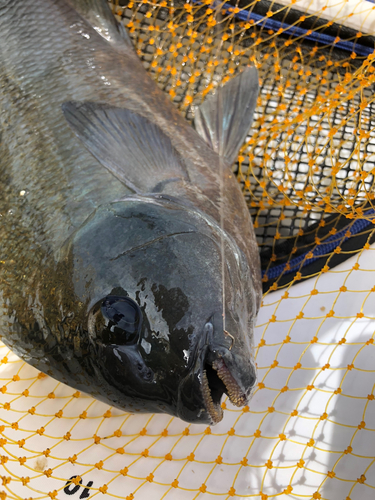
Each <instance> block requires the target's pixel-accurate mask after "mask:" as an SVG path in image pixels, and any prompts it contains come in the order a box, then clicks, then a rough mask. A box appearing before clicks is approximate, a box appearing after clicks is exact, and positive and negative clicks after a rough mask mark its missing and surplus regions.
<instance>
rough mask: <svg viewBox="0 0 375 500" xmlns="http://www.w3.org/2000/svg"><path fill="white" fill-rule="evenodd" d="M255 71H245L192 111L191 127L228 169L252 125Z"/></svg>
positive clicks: (251, 69)
mask: <svg viewBox="0 0 375 500" xmlns="http://www.w3.org/2000/svg"><path fill="white" fill-rule="evenodd" d="M258 93H259V80H258V71H257V69H256V68H255V67H248V68H246V69H245V70H244V71H242V73H240V74H239V75H238V76H236V77H235V78H232V80H230V81H229V82H228V83H227V84H226V85H224V86H223V87H220V88H219V89H217V91H216V93H215V94H213V95H210V96H208V97H207V99H206V100H205V101H204V102H203V103H202V104H201V105H200V106H199V108H197V109H196V111H195V118H194V125H195V129H196V131H197V132H198V134H199V135H200V136H201V137H202V138H203V139H204V140H205V141H206V142H207V144H208V145H209V146H210V147H211V148H212V149H213V150H214V151H216V153H218V154H219V155H220V156H223V157H225V158H226V159H227V161H228V162H229V163H230V165H232V164H233V163H234V162H235V161H236V159H237V157H238V153H239V151H240V148H241V146H242V145H243V143H244V141H245V139H246V136H247V134H248V132H249V130H250V127H251V124H252V122H253V115H254V111H255V108H256V104H257V98H258Z"/></svg>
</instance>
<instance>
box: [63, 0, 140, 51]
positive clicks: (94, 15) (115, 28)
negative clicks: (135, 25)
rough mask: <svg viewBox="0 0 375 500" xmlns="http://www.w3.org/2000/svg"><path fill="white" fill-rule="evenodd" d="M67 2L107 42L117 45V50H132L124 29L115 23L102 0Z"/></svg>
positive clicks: (108, 7) (73, 0)
mask: <svg viewBox="0 0 375 500" xmlns="http://www.w3.org/2000/svg"><path fill="white" fill-rule="evenodd" d="M68 2H69V3H70V4H71V6H72V7H73V8H74V10H76V11H77V12H78V14H80V15H81V16H82V17H83V18H84V19H85V20H86V21H87V22H88V23H89V24H90V25H91V26H92V27H93V28H94V30H95V31H97V32H98V33H99V34H100V35H101V36H102V37H103V38H105V39H106V40H107V41H109V42H111V43H114V44H116V45H118V47H119V48H121V47H127V48H128V49H129V48H130V47H132V48H133V45H132V43H131V40H130V37H129V35H128V33H127V31H126V29H125V27H124V26H123V25H122V24H120V23H118V22H117V20H116V18H115V16H114V15H113V14H112V11H111V8H110V6H109V5H108V3H107V2H105V1H103V0H68Z"/></svg>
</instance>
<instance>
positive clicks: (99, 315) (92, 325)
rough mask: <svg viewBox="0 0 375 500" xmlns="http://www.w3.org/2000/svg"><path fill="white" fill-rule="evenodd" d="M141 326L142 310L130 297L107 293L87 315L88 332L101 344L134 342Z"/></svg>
mask: <svg viewBox="0 0 375 500" xmlns="http://www.w3.org/2000/svg"><path fill="white" fill-rule="evenodd" d="M90 318H92V319H91V320H90ZM141 326H142V311H141V310H140V308H139V306H138V304H137V303H136V302H135V301H134V300H133V299H131V298H130V297H118V296H116V295H108V296H107V297H105V298H104V299H103V300H102V301H101V302H100V303H99V304H97V305H96V306H94V308H93V312H92V313H90V317H89V333H90V334H91V336H95V337H97V338H98V339H100V340H101V342H102V343H103V344H117V345H127V344H134V343H135V342H136V341H137V339H138V336H139V332H140V329H141ZM94 332H95V334H94V335H93V333H94Z"/></svg>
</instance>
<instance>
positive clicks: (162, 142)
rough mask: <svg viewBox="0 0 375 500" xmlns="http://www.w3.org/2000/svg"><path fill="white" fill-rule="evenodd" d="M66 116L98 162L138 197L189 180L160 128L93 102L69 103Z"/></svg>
mask: <svg viewBox="0 0 375 500" xmlns="http://www.w3.org/2000/svg"><path fill="white" fill-rule="evenodd" d="M62 110H63V113H64V116H65V118H66V120H67V122H68V124H69V126H70V127H71V128H72V130H73V132H74V133H75V134H76V136H77V137H78V138H79V139H80V140H81V141H82V142H83V144H84V145H85V147H86V148H87V149H88V150H89V151H90V153H91V154H92V155H93V156H95V158H96V159H97V160H98V161H99V162H100V163H101V164H102V165H103V166H104V167H105V168H106V169H108V170H109V171H110V172H111V173H112V174H113V175H114V176H115V177H117V178H118V179H119V180H120V181H121V182H122V183H123V184H125V185H126V186H127V187H129V188H130V189H132V190H133V191H135V192H136V193H145V192H147V193H148V192H151V191H153V189H154V188H155V186H157V185H163V183H166V182H170V181H176V180H182V179H184V180H189V179H188V174H187V171H186V169H185V168H184V163H183V161H182V159H181V157H180V156H179V154H178V153H177V151H176V150H175V148H174V147H173V145H172V143H171V141H170V139H169V137H167V136H166V135H165V134H164V132H163V131H162V130H161V129H160V127H159V126H158V125H155V124H154V123H151V122H150V121H149V120H148V119H147V118H144V117H143V116H141V115H138V114H137V113H133V112H132V111H130V110H128V109H124V108H116V107H113V106H108V105H106V104H98V103H94V102H66V103H64V104H63V105H62Z"/></svg>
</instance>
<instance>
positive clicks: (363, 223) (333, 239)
mask: <svg viewBox="0 0 375 500" xmlns="http://www.w3.org/2000/svg"><path fill="white" fill-rule="evenodd" d="M373 214H375V210H374V209H370V210H367V211H366V215H367V216H369V215H373ZM370 224H372V222H371V221H368V220H366V219H358V220H356V221H355V222H353V224H352V226H351V228H350V235H351V236H355V235H356V234H358V233H359V232H360V231H362V230H363V229H365V228H366V227H367V226H368V225H370ZM347 230H348V227H345V228H344V229H341V231H339V232H338V233H336V234H335V235H332V236H330V237H329V238H327V240H326V241H325V242H324V243H322V244H320V245H318V246H317V247H316V248H314V250H313V251H312V252H311V253H312V255H313V256H312V257H311V259H306V256H307V254H308V253H310V252H305V253H304V254H302V255H300V256H298V257H295V258H294V259H291V260H290V261H289V262H288V264H289V267H290V268H289V269H288V270H285V267H286V264H280V265H278V266H275V267H272V268H271V269H269V270H268V271H267V272H266V271H262V275H263V276H265V275H267V277H268V278H269V279H275V278H277V277H278V276H280V275H281V274H289V273H293V272H294V271H296V270H297V269H299V267H300V264H301V262H303V261H304V260H305V259H306V260H305V262H304V264H303V266H302V267H304V266H307V265H309V264H311V263H312V262H315V261H316V260H318V259H319V258H320V256H322V255H324V254H327V253H330V252H332V251H333V250H334V249H335V248H337V246H338V243H339V242H340V243H341V244H342V243H344V241H346V240H347V239H348V236H345V233H346V232H347Z"/></svg>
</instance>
